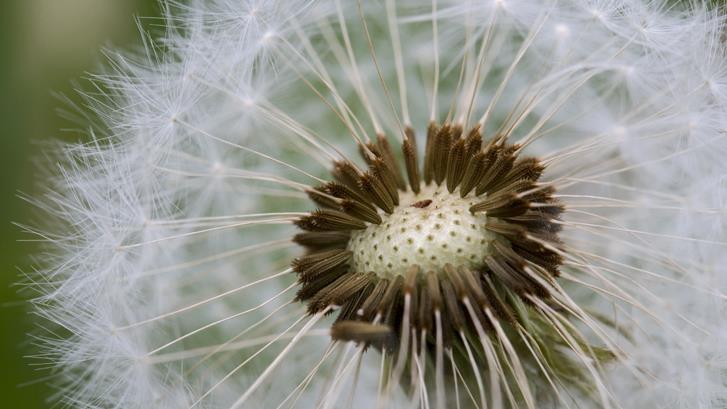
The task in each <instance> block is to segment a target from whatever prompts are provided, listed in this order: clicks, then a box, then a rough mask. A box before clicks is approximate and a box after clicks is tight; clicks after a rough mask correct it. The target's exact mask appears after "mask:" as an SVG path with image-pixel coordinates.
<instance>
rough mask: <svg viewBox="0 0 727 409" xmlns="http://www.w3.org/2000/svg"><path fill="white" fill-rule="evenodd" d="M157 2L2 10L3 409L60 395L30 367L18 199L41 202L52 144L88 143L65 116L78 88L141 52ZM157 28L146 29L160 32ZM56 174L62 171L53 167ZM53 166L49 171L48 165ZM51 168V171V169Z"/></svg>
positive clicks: (23, 215)
mask: <svg viewBox="0 0 727 409" xmlns="http://www.w3.org/2000/svg"><path fill="white" fill-rule="evenodd" d="M158 14H159V10H158V8H157V5H156V3H155V0H124V1H113V0H62V1H58V0H31V1H24V0H18V1H13V0H10V1H3V2H1V3H0V30H1V31H0V84H1V85H0V104H2V105H0V124H2V126H1V128H2V130H1V131H0V157H1V160H0V210H1V212H0V213H1V214H2V216H1V217H0V221H1V222H0V260H1V261H0V267H1V270H0V271H1V274H0V368H1V369H0V396H2V404H0V406H2V407H3V408H12V409H15V408H22V409H33V408H47V407H50V406H51V405H50V404H49V402H48V401H46V400H45V399H47V398H48V397H49V396H50V395H51V393H52V391H51V390H49V389H48V387H47V386H46V382H45V379H43V377H45V376H47V375H48V372H45V371H43V372H40V371H36V370H35V368H33V367H30V366H29V365H28V364H29V361H28V360H27V359H26V358H25V355H28V354H31V353H32V349H31V348H29V345H28V344H29V342H30V341H29V340H28V337H27V333H28V332H30V331H31V330H32V324H31V323H32V319H31V318H32V317H31V316H29V315H28V314H29V311H30V310H29V308H27V305H26V304H25V303H24V299H26V298H27V297H29V296H32V294H28V293H27V292H23V291H22V288H20V287H19V286H17V285H15V283H16V282H17V281H18V280H19V278H20V275H21V274H22V271H27V269H28V268H30V267H29V266H30V265H31V260H30V259H29V256H28V254H31V253H32V252H33V250H34V248H35V247H34V245H33V243H28V242H19V240H21V239H30V238H31V237H30V236H28V235H23V234H22V233H21V232H20V231H19V229H18V228H17V227H16V226H14V225H13V224H12V222H24V221H28V220H32V218H33V217H34V216H33V214H32V209H31V206H29V205H28V204H26V203H24V202H23V201H21V200H20V199H18V198H17V193H18V192H22V193H24V194H28V195H31V196H35V195H37V194H39V192H40V190H39V189H38V187H39V186H40V185H41V184H42V183H43V177H44V174H43V173H41V172H39V171H38V169H40V168H41V167H40V166H36V164H37V161H43V160H46V159H44V157H43V156H42V151H43V147H44V146H45V145H47V144H49V143H51V141H57V140H59V139H60V140H77V139H78V138H80V137H81V136H80V135H78V134H77V133H74V132H64V131H62V129H69V128H76V124H73V123H72V122H71V121H69V120H66V119H63V118H62V117H61V116H59V115H58V112H57V110H58V109H59V108H62V107H64V106H65V103H64V102H62V101H61V100H59V99H58V98H55V97H54V96H53V94H54V93H59V94H63V95H65V96H67V97H68V98H69V99H71V100H72V101H74V102H79V98H78V97H77V95H76V94H75V92H74V91H73V89H74V86H73V84H72V82H71V81H72V80H74V79H79V78H82V77H83V76H84V75H85V73H86V72H90V71H95V70H96V69H97V68H98V67H99V65H100V64H101V63H102V62H103V55H102V52H101V49H102V47H103V46H104V45H111V44H113V45H114V46H120V47H122V48H131V47H134V46H135V45H137V44H138V43H139V40H138V39H139V36H138V35H137V27H136V25H135V22H134V19H133V16H154V15H158ZM154 23H155V21H154V20H153V19H144V20H142V25H144V26H145V27H147V28H150V29H152V30H153V25H154ZM51 165H52V164H51ZM43 167H46V166H45V164H44V166H43ZM46 168H47V167H46Z"/></svg>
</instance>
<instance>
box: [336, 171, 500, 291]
mask: <svg viewBox="0 0 727 409" xmlns="http://www.w3.org/2000/svg"><path fill="white" fill-rule="evenodd" d="M475 202H476V199H474V198H472V197H467V198H462V197H460V195H459V192H458V191H454V192H452V193H449V191H447V188H446V187H444V186H435V185H430V186H423V187H422V189H421V191H420V192H419V194H413V192H411V191H409V192H405V193H402V194H401V195H400V203H399V206H397V207H396V208H395V209H394V211H393V213H391V214H386V213H384V214H383V215H382V216H381V218H382V221H381V223H380V224H371V225H369V226H368V227H367V228H366V229H364V230H355V231H352V232H351V239H350V240H349V243H348V247H347V249H348V250H349V251H351V253H352V258H353V260H352V263H351V268H352V269H353V270H355V271H374V272H375V273H376V274H377V275H379V276H380V277H389V278H391V277H392V276H395V275H404V274H405V273H406V271H407V270H408V269H409V267H411V266H412V265H417V266H419V267H420V268H421V269H422V270H424V271H441V270H443V269H444V266H445V265H447V264H451V265H455V266H465V267H467V268H470V269H477V268H480V267H482V265H483V264H484V259H485V256H486V255H487V254H489V253H490V243H491V241H492V240H494V239H495V237H496V235H495V234H494V233H492V232H490V231H488V230H487V227H486V222H487V216H485V215H484V213H474V214H473V213H472V212H471V211H470V210H469V209H470V207H472V206H473V205H474V204H475Z"/></svg>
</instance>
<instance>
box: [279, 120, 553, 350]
mask: <svg viewBox="0 0 727 409" xmlns="http://www.w3.org/2000/svg"><path fill="white" fill-rule="evenodd" d="M360 151H361V154H362V156H363V159H364V160H365V162H366V164H367V168H366V169H364V170H361V169H359V168H357V166H356V165H355V164H354V163H352V162H350V161H341V162H336V163H334V166H333V170H332V174H333V179H334V180H333V181H331V182H329V183H327V184H325V185H323V186H320V187H318V188H316V189H314V190H312V191H310V192H309V196H310V198H311V199H312V200H313V201H314V202H316V203H317V204H318V206H319V207H320V208H319V209H318V210H316V211H314V212H312V213H310V215H308V216H305V217H302V218H300V219H299V220H298V221H297V225H298V226H299V227H300V228H301V229H302V230H304V232H302V233H299V234H298V235H296V236H295V241H296V242H297V243H299V244H300V245H302V246H304V247H305V248H306V249H307V253H306V254H305V255H304V256H302V257H300V258H298V259H296V260H294V261H293V269H294V270H295V271H296V272H297V274H298V277H299V281H300V283H301V289H300V291H299V292H298V299H299V300H301V301H304V302H306V303H307V305H308V309H309V311H310V312H311V313H315V312H318V311H321V310H323V309H324V308H326V307H327V306H329V305H337V306H340V307H341V309H340V313H339V316H338V318H337V322H336V324H334V327H333V330H332V335H333V337H334V338H336V339H341V340H353V341H358V342H367V343H374V344H375V345H380V346H387V345H388V346H390V347H391V348H394V349H395V347H396V345H398V344H397V342H396V341H397V339H398V337H399V336H400V335H401V333H402V328H403V325H410V326H411V327H412V328H414V329H421V330H430V329H431V330H432V331H428V333H429V334H432V333H433V330H434V328H435V325H439V326H441V328H439V330H440V331H442V333H443V334H444V342H445V343H446V344H447V345H449V346H451V345H452V343H456V342H459V341H458V337H457V336H456V334H461V333H465V334H467V333H469V334H476V330H477V327H479V328H484V329H485V330H492V328H493V325H492V324H493V322H492V321H493V320H499V321H502V322H506V323H515V322H516V321H519V320H520V318H519V317H520V316H521V313H519V312H518V309H520V310H521V309H522V308H520V306H522V305H531V306H533V308H536V307H535V306H534V305H533V303H532V297H538V298H539V299H544V300H547V299H548V298H549V296H550V292H549V286H550V283H551V282H552V280H553V279H554V277H557V275H558V268H559V265H560V264H561V257H560V255H559V254H558V253H557V252H556V251H555V248H556V247H557V245H558V243H559V241H558V237H557V233H558V230H559V224H557V223H555V222H554V220H555V219H556V218H557V217H558V215H559V214H560V213H561V211H562V207H561V206H560V205H559V204H558V203H557V202H556V201H555V200H554V199H553V192H554V190H553V188H552V187H551V186H548V185H547V184H542V183H538V180H539V178H540V176H541V174H542V171H543V166H542V164H541V163H540V162H539V161H538V160H537V159H536V158H531V157H520V156H519V147H518V146H517V145H509V144H507V143H506V141H505V140H504V138H501V137H494V138H491V139H490V140H488V141H484V140H483V137H482V134H481V132H480V130H479V128H473V129H471V130H469V131H468V132H467V133H466V134H464V133H463V129H462V127H459V126H456V125H449V124H444V125H441V126H439V125H437V124H430V126H429V128H428V132H427V140H426V147H425V156H424V161H423V166H422V168H420V163H419V161H418V159H417V148H416V139H415V135H414V132H413V131H412V130H410V129H408V130H407V131H406V137H405V140H404V143H403V144H402V153H403V155H402V156H403V163H404V168H405V170H406V171H405V172H402V171H401V168H400V165H399V162H398V161H397V159H396V155H395V154H394V152H393V150H392V149H391V146H390V144H389V142H388V140H387V139H386V138H385V137H384V136H379V137H378V138H377V141H376V143H370V144H367V145H363V146H361V147H360ZM405 175H406V176H405ZM468 306H469V307H468ZM406 314H408V315H407V318H408V319H405V317H404V316H405V315H406ZM437 315H438V316H439V317H441V319H440V320H439V321H441V322H435V316H437ZM428 345H429V346H428V347H433V341H432V342H428Z"/></svg>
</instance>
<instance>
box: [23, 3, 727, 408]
mask: <svg viewBox="0 0 727 409" xmlns="http://www.w3.org/2000/svg"><path fill="white" fill-rule="evenodd" d="M163 7H164V10H165V18H164V23H165V31H164V33H163V34H162V35H161V38H160V39H158V40H151V39H149V40H148V41H146V42H145V43H144V44H145V47H144V48H143V50H141V51H139V52H137V53H134V54H129V53H117V52H110V53H109V54H110V64H109V70H108V71H107V72H106V73H104V74H100V75H97V76H94V77H92V78H91V82H92V84H93V87H92V88H91V89H92V90H93V91H92V92H90V91H89V92H85V93H84V96H85V97H86V100H87V104H88V108H87V109H86V111H88V112H89V114H88V115H87V122H85V123H84V125H85V129H88V132H87V134H88V141H89V142H87V143H81V144H75V145H71V146H67V147H65V148H64V149H63V155H64V156H63V158H62V159H63V160H62V161H61V165H60V167H59V174H58V177H56V178H55V180H53V183H52V189H49V190H48V193H47V194H46V196H45V197H44V198H41V199H38V200H33V202H34V203H35V204H36V205H37V206H39V207H40V208H41V210H43V211H44V214H45V215H46V218H52V219H53V221H54V222H53V223H48V224H49V225H50V227H48V226H47V225H45V226H41V227H38V228H34V227H27V230H28V231H29V232H32V233H34V234H37V235H39V236H40V237H41V238H42V239H44V240H45V241H46V242H47V243H48V245H49V251H48V252H46V253H45V254H44V259H43V260H42V262H43V263H42V265H43V266H45V267H44V268H43V269H40V271H39V272H38V273H37V274H36V275H35V276H31V277H30V284H29V285H30V287H32V288H33V289H35V290H36V291H38V292H39V294H40V295H39V296H38V297H37V298H36V299H35V304H36V305H37V313H38V315H39V316H41V317H42V318H44V319H45V321H47V322H46V323H44V324H43V325H42V326H41V329H40V330H39V332H38V333H37V334H35V337H36V338H35V339H36V340H37V341H38V344H39V346H40V347H41V348H42V352H41V353H39V354H38V355H37V358H38V359H40V360H41V361H42V362H44V363H46V365H47V366H48V367H49V368H50V370H51V372H52V374H51V378H50V379H52V380H53V381H54V382H55V385H57V387H58V389H57V390H58V393H57V396H54V397H53V398H54V399H56V400H57V401H59V402H60V404H61V405H62V406H69V407H84V408H85V407H88V408H102V407H122V408H149V407H155V408H167V407H168V408H207V407H210V408H216V407H220V408H256V407H261V408H294V407H315V408H352V407H361V408H364V407H366V408H368V407H378V408H394V407H417V408H418V407H421V408H455V407H456V408H469V407H473V408H474V407H477V408H494V409H497V408H548V407H552V408H583V407H604V408H649V407H653V408H663V407H683V408H717V407H722V406H724V405H725V403H726V402H727V377H725V370H726V369H727V362H726V361H725V356H727V355H726V354H727V350H726V349H725V345H727V342H725V341H726V340H727V327H725V325H724V319H723V316H724V313H725V306H726V304H725V294H724V292H725V288H727V282H726V281H725V279H726V277H727V276H725V275H724V274H723V273H722V270H723V268H722V266H723V265H724V262H725V258H724V249H725V246H727V240H725V236H726V235H725V231H724V228H725V222H726V220H725V216H724V208H725V199H724V193H725V191H724V187H723V180H722V178H723V176H724V175H725V171H726V170H727V168H725V164H724V160H723V158H724V155H725V154H726V153H727V152H726V151H727V149H725V148H726V147H727V145H726V144H725V138H727V134H726V133H725V132H726V130H727V65H726V61H727V58H725V57H727V45H726V43H725V32H726V31H725V30H726V25H725V14H724V10H723V9H720V8H714V7H710V6H708V5H707V4H702V3H700V2H696V1H695V2H691V3H685V4H674V3H673V2H666V1H648V2H642V1H633V0H629V1H620V0H618V1H616V0H613V1H612V0H609V1H600V0H593V1H591V0H589V1H552V2H540V1H527V0H492V1H466V0H465V1H462V0H457V1H454V0H451V1H448V0H432V1H431V2H417V1H403V0H402V1H399V0H397V1H394V0H384V1H381V2H363V1H360V0H359V1H345V2H344V1H340V0H334V1H321V2H313V1H297V0H289V1H280V2H278V1H249V0H245V1H239V0H236V1H232V0H214V1H205V2H203V1H190V2H176V1H171V0H168V1H166V2H164V3H163ZM145 38H146V37H145Z"/></svg>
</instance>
